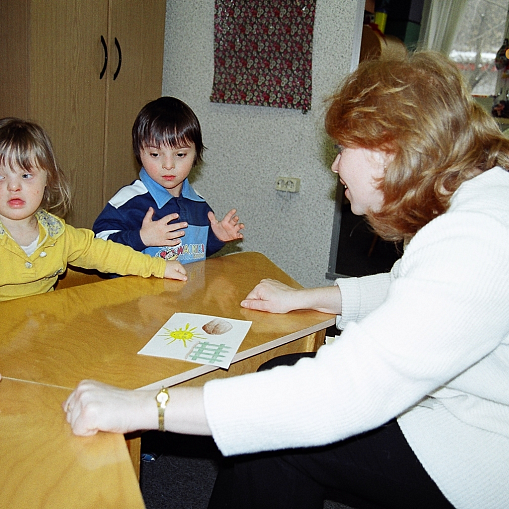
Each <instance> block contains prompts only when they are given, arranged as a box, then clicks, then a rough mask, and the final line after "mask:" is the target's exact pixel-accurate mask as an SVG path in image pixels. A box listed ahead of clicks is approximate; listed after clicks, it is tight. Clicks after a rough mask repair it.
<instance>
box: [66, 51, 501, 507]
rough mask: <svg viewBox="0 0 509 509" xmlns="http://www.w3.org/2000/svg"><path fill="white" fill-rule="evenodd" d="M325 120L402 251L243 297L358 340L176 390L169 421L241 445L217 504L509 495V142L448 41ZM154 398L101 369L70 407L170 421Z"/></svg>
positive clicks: (375, 222)
mask: <svg viewBox="0 0 509 509" xmlns="http://www.w3.org/2000/svg"><path fill="white" fill-rule="evenodd" d="M325 125H326V130H327V132H328V134H329V135H330V137H331V138H332V139H333V140H334V141H335V142H336V143H337V144H338V146H339V154H338V156H337V157H336V159H335V161H334V163H333V164H332V170H333V171H334V172H335V173H337V174H338V176H339V179H340V181H341V182H342V183H343V184H344V185H345V188H346V191H345V193H346V197H347V198H348V199H349V200H350V202H351V206H352V211H353V212H354V213H356V214H359V215H365V216H366V218H367V220H368V221H369V223H370V224H371V226H372V227H373V230H374V231H375V232H376V233H377V234H378V235H380V236H381V237H382V238H384V239H387V240H394V241H400V240H403V242H404V253H403V255H402V257H401V258H400V259H399V260H398V261H397V262H396V263H395V265H394V267H393V268H392V270H391V272H389V273H383V274H377V275H373V276H366V277H361V278H341V279H338V280H337V281H336V282H335V285H334V286H332V287H324V288H314V289H299V290H296V289H293V288H289V287H287V286H285V285H283V284H282V283H280V282H277V281H272V280H263V281H261V282H260V284H259V285H257V286H256V287H255V288H254V289H253V290H252V291H251V292H250V293H249V295H248V296H247V297H246V299H245V300H244V301H243V302H242V303H241V305H242V306H243V307H246V308H249V309H256V310H261V311H267V312H272V313H287V312H289V311H292V310H296V309H314V310H318V311H324V312H328V313H335V314H337V315H338V318H337V326H338V328H339V329H341V330H342V334H341V336H340V338H339V339H337V340H336V341H335V342H333V343H332V344H331V345H324V346H323V347H321V348H320V349H319V351H318V352H317V354H316V356H314V357H311V358H309V357H306V358H302V359H299V360H298V362H296V363H295V364H293V365H286V366H285V365H280V366H277V367H273V369H264V370H263V371H260V372H258V373H254V374H250V375H244V376H241V377H234V378H230V379H224V380H215V381H211V382H208V383H206V384H205V386H204V388H203V389H196V388H195V389H170V390H169V391H168V392H169V395H170V401H169V403H168V405H167V409H166V413H165V418H164V429H167V430H170V431H176V432H183V433H200V434H212V436H213V438H214V440H215V442H216V443H217V445H218V447H219V449H220V450H221V451H222V453H223V454H224V455H225V456H235V458H234V469H233V473H232V475H231V478H230V479H229V481H231V482H230V483H229V484H228V486H227V488H228V489H227V490H226V491H223V493H225V492H226V493H228V496H227V497H223V498H222V499H220V500H218V498H219V489H218V490H217V492H216V493H215V495H217V496H213V500H212V501H211V506H214V507H217V506H219V505H220V504H221V503H225V502H228V503H229V504H231V506H232V507H242V508H248V507H249V508H250V507H259V508H262V507H263V508H266V507H271V508H272V507H278V508H292V509H295V508H306V509H310V508H317V509H318V508H322V507H323V500H324V499H326V498H337V499H338V500H342V501H343V502H346V503H349V504H354V506H355V507H359V506H360V507H371V508H373V507H387V508H410V507H411V508H412V509H415V508H430V507H433V508H434V509H437V508H451V507H456V508H464V509H467V508H474V507H483V508H493V509H495V508H501V507H505V506H506V505H507V500H509V469H508V467H507V466H508V465H509V391H508V387H509V172H508V171H507V170H508V169H509V140H507V139H506V138H504V137H503V136H502V134H501V133H500V132H499V129H498V127H497V125H496V123H495V121H494V120H493V119H492V118H491V117H490V116H489V115H488V114H487V113H485V112H484V111H483V110H482V109H481V108H480V106H478V105H477V103H476V102H475V101H474V100H473V99H472V97H471V95H470V93H469V91H468V89H467V88H466V86H465V84H464V82H463V80H462V78H461V75H460V73H459V72H458V70H457V69H456V67H455V65H454V64H453V63H452V62H451V61H449V60H448V59H447V58H446V57H443V56H441V55H439V54H435V53H431V52H416V53H414V54H412V55H409V56H406V57H397V58H396V57H390V56H389V57H384V58H383V59H380V60H373V61H367V62H363V63H361V64H360V65H359V67H358V69H357V70H356V71H355V72H353V73H352V74H351V75H350V76H348V77H347V78H346V80H345V82H344V83H343V84H342V86H341V87H340V89H339V90H338V91H337V93H336V94H334V95H333V96H332V97H331V99H330V102H329V107H328V111H327V114H326V119H325ZM294 360H295V359H291V360H290V361H287V360H282V361H281V362H280V364H285V363H286V364H292V363H293V361H294ZM276 363H277V362H276ZM154 397H155V393H154V392H151V391H147V392H139V391H137V392H128V391H120V390H118V389H115V388H112V387H105V386H102V385H98V384H96V383H95V382H85V383H82V384H81V385H80V386H78V388H77V390H76V391H75V392H74V393H73V394H72V395H71V396H70V398H69V399H68V401H67V402H66V403H67V405H68V406H67V417H68V420H69V422H71V424H72V426H73V430H74V432H75V433H77V434H90V433H94V432H95V431H96V430H97V429H101V430H109V431H116V432H126V431H130V430H133V429H145V428H157V415H158V412H157V405H156V402H155V401H154ZM223 473H224V472H223ZM224 479H225V478H224V477H223V476H222V475H220V477H219V479H218V482H219V481H224ZM223 487H224V484H223Z"/></svg>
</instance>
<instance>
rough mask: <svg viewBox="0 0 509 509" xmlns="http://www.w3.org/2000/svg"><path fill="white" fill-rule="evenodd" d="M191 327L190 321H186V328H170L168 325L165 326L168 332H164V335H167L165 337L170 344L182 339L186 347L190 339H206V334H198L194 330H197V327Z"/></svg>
mask: <svg viewBox="0 0 509 509" xmlns="http://www.w3.org/2000/svg"><path fill="white" fill-rule="evenodd" d="M190 327H191V324H189V323H186V326H185V328H184V329H182V327H180V328H178V329H173V330H170V329H167V328H166V327H164V330H165V331H166V332H164V333H163V335H164V336H165V339H166V340H167V341H168V344H169V345H170V344H171V343H173V342H175V341H182V343H183V344H184V347H187V342H188V341H193V340H194V339H204V338H205V336H202V335H201V334H199V333H198V334H196V333H195V332H194V331H195V330H196V327H192V328H190Z"/></svg>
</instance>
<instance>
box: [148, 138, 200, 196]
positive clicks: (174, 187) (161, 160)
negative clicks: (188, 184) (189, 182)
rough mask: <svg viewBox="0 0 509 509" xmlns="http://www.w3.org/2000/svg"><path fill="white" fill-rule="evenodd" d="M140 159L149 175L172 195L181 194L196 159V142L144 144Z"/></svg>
mask: <svg viewBox="0 0 509 509" xmlns="http://www.w3.org/2000/svg"><path fill="white" fill-rule="evenodd" d="M140 159H141V162H142V164H143V167H144V168H145V171H146V172H147V173H148V175H149V176H150V177H151V178H152V180H155V181H156V182H157V183H158V184H160V185H161V186H163V187H164V188H165V189H166V190H167V191H168V192H169V193H170V194H171V195H172V196H175V197H177V196H180V191H181V190H182V183H183V182H184V180H185V179H186V178H187V176H188V175H189V172H190V171H191V169H192V167H193V165H194V161H195V159H196V148H195V146H194V143H191V144H190V145H189V146H187V147H182V148H171V147H169V146H167V145H162V146H161V147H160V148H156V147H148V146H143V148H142V150H141V152H140Z"/></svg>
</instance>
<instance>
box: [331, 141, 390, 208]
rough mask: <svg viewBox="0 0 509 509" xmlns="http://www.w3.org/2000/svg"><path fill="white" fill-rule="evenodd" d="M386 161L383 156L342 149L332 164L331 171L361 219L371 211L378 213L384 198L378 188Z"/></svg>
mask: <svg viewBox="0 0 509 509" xmlns="http://www.w3.org/2000/svg"><path fill="white" fill-rule="evenodd" d="M386 157H387V156H386V155H385V154H384V153H383V152H377V151H374V150H368V149H365V148H342V149H340V152H339V154H338V155H337V157H336V159H335V160H334V162H333V163H332V167H331V169H332V171H333V172H334V173H337V174H338V176H339V180H340V181H341V183H342V184H343V185H344V186H345V196H346V197H347V198H348V200H349V201H350V204H351V207H352V212H353V213H354V214H356V215H358V216H363V215H365V214H366V213H367V212H368V211H370V210H371V211H373V212H377V211H379V210H380V208H381V206H382V204H383V201H384V195H383V193H382V191H380V190H379V189H378V188H377V184H378V180H379V179H381V178H383V177H384V175H385V161H386Z"/></svg>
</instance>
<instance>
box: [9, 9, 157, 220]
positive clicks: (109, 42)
mask: <svg viewBox="0 0 509 509" xmlns="http://www.w3.org/2000/svg"><path fill="white" fill-rule="evenodd" d="M165 13H166V1H165V0H143V1H140V0H1V1H0V62H1V65H0V117H5V116H17V117H21V118H25V119H30V120H34V121H36V122H38V123H40V124H41V125H42V126H43V127H44V128H45V129H46V130H47V131H48V132H49V134H50V137H51V139H52V141H53V145H54V148H55V152H56V156H57V159H58V161H59V162H60V164H61V166H62V168H63V170H64V172H65V173H66V174H67V175H68V177H69V178H70V180H71V184H72V190H73V200H72V201H73V210H72V212H71V213H70V214H69V215H68V216H67V220H68V222H69V223H71V224H73V225H75V226H85V227H91V226H92V224H93V222H94V220H95V218H96V217H97V215H98V214H99V212H100V211H101V210H102V208H103V207H104V205H105V203H106V202H107V200H108V199H109V198H110V197H111V196H112V195H113V194H114V193H115V192H116V191H117V189H118V188H119V187H121V186H122V185H124V184H127V183H130V182H131V181H132V180H133V179H134V178H136V175H137V171H138V167H137V163H136V161H135V159H134V156H133V151H132V145H131V127H132V124H133V122H134V119H135V118H136V115H137V113H138V111H139V110H140V109H141V108H142V106H143V105H144V104H146V103H147V102H148V101H150V100H152V99H155V98H157V97H159V96H160V95H161V86H162V68H163V49H164V26H165ZM101 71H104V72H103V73H102V72H101Z"/></svg>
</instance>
